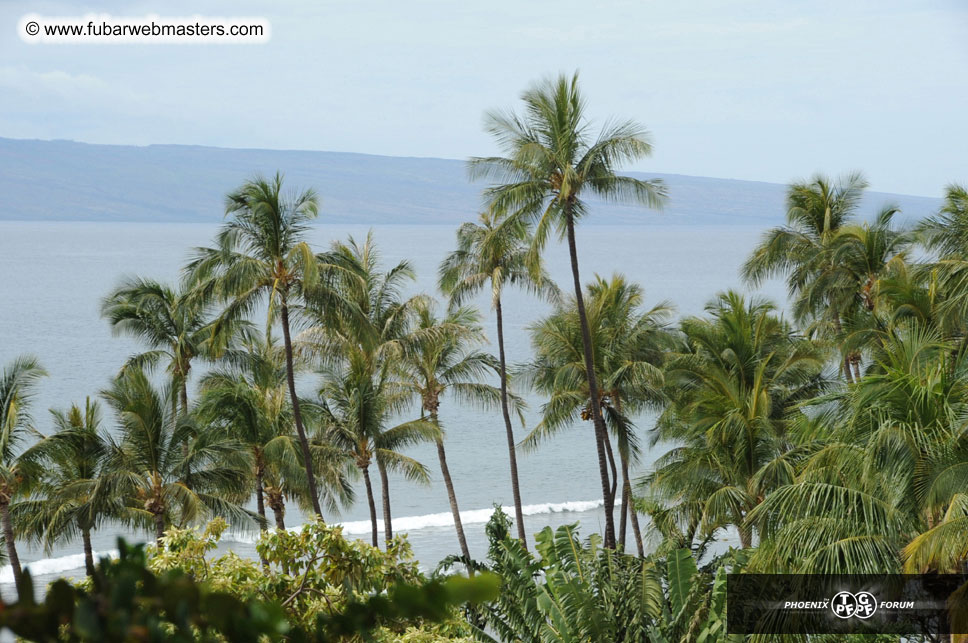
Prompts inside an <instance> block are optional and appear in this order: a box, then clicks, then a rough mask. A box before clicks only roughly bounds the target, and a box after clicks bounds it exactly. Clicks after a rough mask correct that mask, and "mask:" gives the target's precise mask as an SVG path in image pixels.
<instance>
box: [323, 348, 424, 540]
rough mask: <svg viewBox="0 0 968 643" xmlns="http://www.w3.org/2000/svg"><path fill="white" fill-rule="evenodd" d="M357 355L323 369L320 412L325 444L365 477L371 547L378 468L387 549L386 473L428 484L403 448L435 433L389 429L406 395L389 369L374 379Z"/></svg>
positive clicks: (411, 427) (414, 426)
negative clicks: (376, 470) (373, 478)
mask: <svg viewBox="0 0 968 643" xmlns="http://www.w3.org/2000/svg"><path fill="white" fill-rule="evenodd" d="M363 362H365V358H364V357H363V355H362V354H361V353H359V352H356V353H354V354H352V355H350V356H349V357H348V358H347V359H346V360H345V361H344V362H343V363H342V364H337V365H331V366H329V367H327V368H326V369H324V373H323V384H322V388H321V390H320V395H319V402H318V406H319V408H320V409H321V411H322V413H321V415H322V419H323V426H325V428H326V438H327V440H328V441H329V442H330V443H331V444H332V445H333V446H334V447H335V448H337V449H340V450H341V451H342V452H343V453H344V455H345V456H346V457H347V458H349V459H351V460H352V461H353V463H354V464H355V465H356V467H357V468H358V469H359V471H360V473H361V475H362V476H363V482H364V485H365V487H366V500H367V504H368V506H369V510H370V527H371V544H372V545H373V546H374V547H377V546H378V526H377V514H376V502H375V500H374V493H373V484H372V481H371V478H370V466H371V465H372V464H373V463H374V462H376V463H378V464H379V467H380V476H381V481H382V484H383V500H384V510H385V512H384V528H383V529H384V531H383V533H384V537H385V539H386V542H387V544H388V545H389V543H390V540H391V539H392V538H393V531H392V526H391V523H390V512H389V505H390V497H389V482H388V480H387V477H386V474H387V471H388V470H390V471H396V472H398V473H401V474H402V475H403V476H404V477H406V478H407V479H408V480H411V481H415V482H422V483H428V482H429V481H430V477H429V476H428V474H427V468H426V467H425V466H424V465H423V464H421V463H420V462H417V461H416V460H414V459H413V458H411V457H408V456H406V455H404V454H403V453H401V452H400V450H401V449H403V448H405V447H407V446H411V445H413V444H417V443H419V442H426V441H429V440H433V439H435V438H436V436H437V435H438V431H437V428H436V427H435V426H434V425H432V424H430V423H429V422H424V421H420V420H417V421H410V422H403V423H401V424H398V425H396V426H390V420H391V418H392V417H393V416H395V415H397V414H399V413H400V412H401V411H402V410H404V409H405V408H406V407H407V406H408V405H409V395H408V392H407V391H404V390H402V389H401V388H399V387H396V386H394V384H393V382H392V380H391V379H390V378H389V376H388V375H389V369H381V370H380V371H379V373H378V374H377V375H376V376H375V377H374V376H373V374H372V373H371V372H370V370H369V368H368V367H367V366H366V365H365V364H364V363H363Z"/></svg>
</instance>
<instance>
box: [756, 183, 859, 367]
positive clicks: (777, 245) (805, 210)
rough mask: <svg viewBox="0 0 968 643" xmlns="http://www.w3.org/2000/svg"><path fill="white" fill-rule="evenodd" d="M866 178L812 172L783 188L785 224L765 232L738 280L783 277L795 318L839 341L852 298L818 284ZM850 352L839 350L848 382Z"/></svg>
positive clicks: (832, 263) (832, 267) (832, 264)
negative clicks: (810, 322)
mask: <svg viewBox="0 0 968 643" xmlns="http://www.w3.org/2000/svg"><path fill="white" fill-rule="evenodd" d="M867 185H868V184H867V180H866V179H865V178H864V177H863V175H862V174H860V173H859V172H855V173H852V174H848V175H846V176H844V177H843V178H841V179H840V180H839V181H836V182H834V181H831V180H830V179H829V178H828V177H826V176H823V175H821V174H818V175H816V176H814V177H813V178H812V179H810V180H809V181H804V182H799V183H794V184H792V185H790V186H789V188H788V189H787V196H786V204H787V214H786V217H787V224H786V225H785V226H781V227H777V228H773V229H771V230H769V231H767V232H766V233H765V235H764V237H763V240H762V242H761V243H760V245H759V246H758V247H757V248H756V249H755V250H754V251H753V254H752V255H751V256H750V258H749V259H748V260H747V261H746V263H745V264H744V265H743V278H744V279H745V280H746V281H747V282H748V283H750V284H753V285H758V284H759V283H761V282H762V280H764V279H766V278H767V277H771V276H779V275H785V276H786V278H787V288H788V290H789V293H790V297H791V298H792V299H793V314H794V318H795V319H796V321H797V322H800V323H803V322H807V321H813V322H814V324H815V329H816V332H817V334H818V335H819V336H821V337H828V338H836V339H837V341H840V340H842V339H843V318H844V315H845V314H849V313H850V312H851V311H852V309H853V306H854V305H855V302H854V301H853V300H852V298H851V297H849V296H848V297H846V298H845V297H844V296H843V295H844V293H843V290H842V289H830V290H827V289H824V288H822V287H819V286H818V282H819V281H820V280H822V279H823V278H824V276H825V275H830V274H831V273H833V272H836V269H837V268H838V267H839V266H838V264H837V263H836V257H835V253H834V252H833V248H834V246H835V244H836V241H837V234H838V232H839V231H840V229H841V228H842V227H844V226H845V225H849V224H851V223H853V221H854V217H855V215H856V210H857V207H858V205H859V204H860V200H861V197H862V196H863V194H864V190H865V189H866V188H867ZM852 359H853V356H851V355H849V354H847V353H846V352H845V354H844V356H843V361H842V365H841V367H842V369H843V373H844V378H845V379H846V380H847V381H848V382H853V381H854V379H855V378H854V375H853V374H852V373H851V366H852Z"/></svg>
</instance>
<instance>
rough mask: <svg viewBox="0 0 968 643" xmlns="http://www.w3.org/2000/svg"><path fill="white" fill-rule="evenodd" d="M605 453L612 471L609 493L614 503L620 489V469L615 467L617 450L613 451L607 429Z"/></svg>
mask: <svg viewBox="0 0 968 643" xmlns="http://www.w3.org/2000/svg"><path fill="white" fill-rule="evenodd" d="M605 455H606V456H608V468H609V469H610V470H611V472H612V481H611V484H610V486H609V495H610V496H611V497H612V504H613V505H614V504H615V492H616V491H617V490H618V469H617V468H616V467H615V452H614V451H612V439H611V438H610V437H608V431H605Z"/></svg>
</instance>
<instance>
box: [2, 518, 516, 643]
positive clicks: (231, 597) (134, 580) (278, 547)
mask: <svg viewBox="0 0 968 643" xmlns="http://www.w3.org/2000/svg"><path fill="white" fill-rule="evenodd" d="M226 527H227V524H226V523H225V522H224V521H221V520H216V521H214V522H213V523H211V524H210V525H209V526H208V528H207V529H206V530H205V531H204V532H202V533H199V532H197V531H195V530H171V531H169V532H168V533H167V534H166V535H165V537H164V539H163V548H159V549H155V548H152V547H149V548H147V549H145V548H144V547H142V546H136V547H131V546H128V545H127V544H126V543H124V541H120V542H119V550H120V556H119V558H118V559H117V560H110V559H103V560H101V562H100V564H99V565H98V567H97V570H96V571H95V573H94V575H93V576H92V577H91V578H89V579H88V580H86V581H84V582H83V583H80V584H79V585H77V586H73V585H71V584H69V583H68V582H67V581H64V580H59V581H56V582H55V583H54V584H52V585H51V587H50V588H49V591H48V593H47V596H46V598H45V600H44V601H43V602H42V603H39V604H38V603H35V602H34V600H33V593H32V589H33V585H32V582H31V581H30V578H29V575H26V576H25V578H26V582H25V584H24V587H23V588H22V590H21V592H20V597H21V598H20V600H19V601H18V602H17V603H15V604H11V605H6V606H3V609H0V626H5V627H9V628H10V629H11V630H12V631H13V632H14V633H16V634H17V635H18V636H22V637H24V638H27V639H29V640H34V641H132V640H137V641H224V640H229V641H243V642H244V641H253V642H255V641H297V642H298V641H342V640H373V641H384V640H403V641H413V642H414V643H417V642H419V643H426V642H430V641H440V640H452V635H453V637H454V638H458V637H459V635H460V634H461V633H462V632H463V633H467V632H466V628H465V627H463V626H462V625H461V624H460V623H459V621H457V620H456V619H455V611H454V608H455V606H457V605H462V604H475V603H480V602H483V601H487V600H493V598H494V597H495V596H497V591H498V580H497V578H496V577H494V576H492V575H488V574H484V575H479V576H477V577H475V578H473V579H468V578H462V577H449V578H440V579H435V580H432V581H427V580H426V579H424V578H423V577H422V576H421V575H420V573H419V572H418V571H417V568H416V564H415V563H414V562H413V561H412V559H411V557H410V553H409V548H408V546H407V545H406V542H405V541H397V542H395V543H394V545H393V547H392V548H391V550H390V551H389V552H380V551H379V550H377V549H375V548H372V547H369V546H367V545H365V544H363V543H361V542H359V541H348V540H346V539H345V538H343V537H342V534H341V530H340V529H339V528H337V527H328V526H326V525H325V524H323V523H322V522H317V523H313V524H311V525H307V526H306V527H304V528H303V529H302V530H301V531H300V532H299V533H288V532H277V533H275V534H273V535H272V536H267V537H265V538H263V540H261V541H260V543H259V545H258V548H259V552H260V554H261V555H262V556H263V558H265V559H266V561H267V562H268V567H266V568H263V567H261V566H260V565H259V563H257V562H254V561H251V560H246V559H242V558H240V557H238V556H237V555H236V554H234V553H229V554H226V555H224V556H221V557H219V558H215V559H209V558H208V554H210V553H211V552H212V551H213V550H214V549H215V548H216V546H217V544H218V540H219V537H220V536H221V534H222V532H223V531H224V530H225V529H226Z"/></svg>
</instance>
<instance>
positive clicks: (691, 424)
mask: <svg viewBox="0 0 968 643" xmlns="http://www.w3.org/2000/svg"><path fill="white" fill-rule="evenodd" d="M681 330H682V333H683V336H684V347H683V349H682V350H681V352H679V353H677V354H673V355H671V356H670V358H669V361H668V363H667V365H666V381H667V394H668V395H669V397H670V399H671V402H670V404H669V405H668V407H667V408H666V410H665V411H664V412H663V414H662V416H660V418H659V421H658V422H657V424H656V430H655V433H654V436H653V441H654V442H658V441H663V442H668V443H672V444H678V446H675V447H673V448H672V449H670V450H669V451H668V452H667V453H666V454H665V455H663V456H662V457H660V458H659V459H658V460H657V461H656V463H655V469H654V471H653V472H652V473H650V474H649V475H648V476H646V478H645V483H646V484H647V485H648V486H649V487H651V489H652V490H653V492H655V494H656V495H657V496H658V497H659V498H661V499H663V500H664V501H665V502H667V503H670V504H671V505H672V506H673V507H675V506H679V507H685V508H687V510H688V511H689V512H692V515H691V516H690V519H689V520H688V521H687V522H688V525H689V527H688V528H689V530H690V531H691V532H692V533H694V534H696V535H702V536H706V535H710V534H715V533H716V532H717V531H718V530H720V529H722V528H724V527H726V526H733V527H735V528H736V529H737V530H738V531H739V536H740V541H741V544H742V546H743V547H744V548H747V547H751V546H752V545H753V532H752V531H751V530H750V528H749V525H748V524H747V523H746V518H747V516H748V515H749V514H750V512H751V511H752V510H753V509H754V508H755V507H757V506H758V505H759V504H760V503H761V502H762V501H763V499H764V498H765V497H767V494H769V493H770V492H771V491H772V490H773V489H775V488H776V487H778V486H780V485H782V484H786V483H789V482H791V481H792V479H793V477H794V475H795V465H796V463H797V462H798V460H799V459H802V457H803V456H804V454H803V453H802V449H800V448H799V447H800V446H801V442H802V439H801V437H800V435H799V433H798V430H799V429H800V427H801V426H803V425H809V421H808V420H809V418H807V417H806V416H804V415H803V413H802V412H801V411H800V410H799V408H798V405H799V404H800V403H803V402H806V401H807V400H810V399H812V398H813V397H815V396H816V395H817V394H819V393H822V392H823V390H824V388H823V387H824V386H825V382H824V380H823V378H822V375H821V374H822V367H823V360H822V352H821V351H820V349H819V348H818V347H817V345H815V344H814V343H813V342H811V341H810V340H808V339H805V338H802V337H798V336H797V334H796V333H795V331H794V330H793V329H792V328H791V327H790V326H789V325H788V324H787V323H786V322H785V321H783V320H782V319H781V318H780V317H778V316H777V315H776V314H775V307H774V306H773V305H772V304H770V303H769V302H766V301H763V300H753V301H747V300H746V299H745V298H744V297H743V296H742V295H740V294H738V293H735V292H727V293H723V294H721V295H720V296H719V297H718V298H717V299H716V300H714V301H712V302H710V304H708V305H707V307H706V316H705V317H702V318H686V319H684V320H682V322H681Z"/></svg>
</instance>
